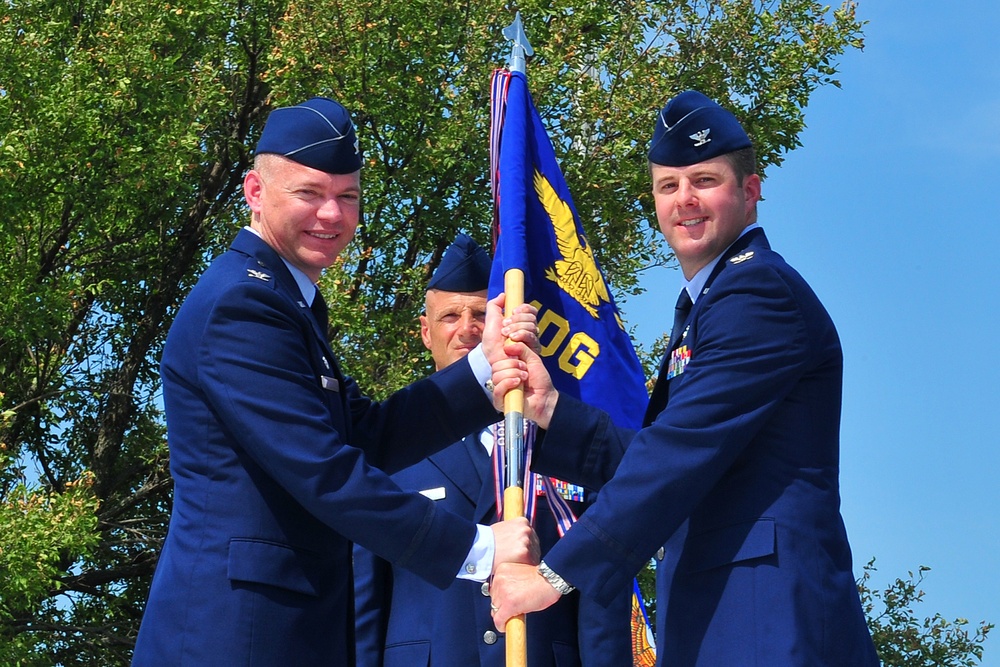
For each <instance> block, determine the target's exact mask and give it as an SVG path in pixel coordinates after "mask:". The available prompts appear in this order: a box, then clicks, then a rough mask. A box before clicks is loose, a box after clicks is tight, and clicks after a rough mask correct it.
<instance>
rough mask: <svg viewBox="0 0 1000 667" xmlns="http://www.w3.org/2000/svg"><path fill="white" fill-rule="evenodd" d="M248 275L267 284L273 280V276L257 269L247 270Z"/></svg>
mask: <svg viewBox="0 0 1000 667" xmlns="http://www.w3.org/2000/svg"><path fill="white" fill-rule="evenodd" d="M247 275H248V276H250V277H251V278H256V279H257V280H263V281H264V282H265V283H266V282H268V281H269V280H271V275H270V274H268V273H265V272H263V271H257V270H256V269H247Z"/></svg>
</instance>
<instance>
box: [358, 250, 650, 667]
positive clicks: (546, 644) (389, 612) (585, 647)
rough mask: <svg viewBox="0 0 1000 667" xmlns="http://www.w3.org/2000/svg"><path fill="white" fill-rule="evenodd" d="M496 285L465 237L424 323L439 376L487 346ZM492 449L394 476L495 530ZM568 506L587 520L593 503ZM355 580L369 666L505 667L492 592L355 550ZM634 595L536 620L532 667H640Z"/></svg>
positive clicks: (463, 444)
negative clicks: (633, 632)
mask: <svg viewBox="0 0 1000 667" xmlns="http://www.w3.org/2000/svg"><path fill="white" fill-rule="evenodd" d="M489 278H490V259H489V257H488V256H487V254H486V252H485V251H483V249H482V248H480V247H479V246H478V245H477V244H476V243H475V241H473V240H472V239H471V238H469V237H468V236H466V235H464V234H459V235H458V237H457V238H456V239H455V242H454V243H453V244H452V245H451V246H450V247H449V248H448V250H447V251H446V252H445V254H444V256H443V257H442V259H441V264H440V265H439V266H438V268H437V270H436V271H435V272H434V276H433V277H432V278H431V280H430V282H429V283H428V285H427V294H426V302H425V305H426V309H425V312H424V314H423V315H422V316H421V317H420V333H421V337H422V339H423V343H424V345H425V346H426V347H427V349H428V350H430V352H431V357H432V358H433V360H434V365H435V368H436V369H437V370H438V371H440V370H442V369H444V368H446V367H448V366H451V365H452V364H454V363H457V362H459V361H460V360H462V359H463V358H465V356H466V355H468V354H469V353H470V352H471V350H473V349H474V348H475V347H476V346H477V345H479V343H480V341H481V339H482V337H483V328H484V325H485V316H486V290H487V286H488V284H489ZM492 447H493V437H492V434H491V433H490V430H489V429H483V430H480V431H476V432H473V433H472V434H470V435H469V436H467V437H466V438H464V439H462V440H460V441H458V442H456V443H454V444H453V445H451V446H450V447H447V448H446V449H443V450H441V451H440V452H438V453H436V454H432V455H431V456H430V457H428V458H427V459H426V460H424V461H421V462H420V463H418V464H416V465H414V466H411V467H409V468H406V469H405V470H402V471H400V472H397V473H395V474H394V475H393V476H392V478H393V480H394V481H395V482H396V483H397V484H399V485H400V487H402V488H403V489H407V490H413V491H419V492H421V493H423V494H424V495H426V496H428V497H430V498H433V499H435V502H436V504H437V505H438V506H439V507H442V508H444V509H447V510H448V511H450V512H454V513H455V514H458V515H460V516H462V517H464V518H466V519H469V520H471V521H478V522H481V523H487V524H488V523H492V522H494V521H496V520H497V505H496V484H495V481H494V473H493V470H492V467H491V461H490V452H491V451H492ZM584 493H585V494H588V493H589V492H587V491H584ZM586 500H587V498H586V497H585V498H584V501H586ZM567 503H568V505H569V506H570V508H571V509H572V510H573V511H574V513H576V514H577V515H579V514H580V513H581V512H582V511H583V509H584V508H585V506H586V505H585V502H577V501H572V500H568V501H567ZM534 528H535V531H536V532H537V534H538V538H539V541H540V543H541V546H542V548H543V549H545V548H548V547H550V546H552V545H553V544H555V542H556V541H557V540H558V539H559V534H558V530H557V528H556V522H555V519H554V518H553V515H552V512H551V510H550V507H549V504H548V499H547V498H545V497H544V496H543V497H539V498H538V500H537V506H536V508H535V520H534ZM355 576H356V577H357V583H356V594H357V608H358V613H357V618H358V665H359V666H360V667H413V666H414V665H427V666H428V667H454V666H455V665H461V666H462V667H479V666H482V667H502V666H503V665H504V664H505V655H506V648H505V644H504V637H503V636H502V635H500V634H499V633H498V632H497V630H496V627H495V626H494V624H493V619H492V618H491V617H490V598H489V597H488V586H487V585H485V584H482V585H481V584H479V583H476V582H474V581H462V580H456V581H454V582H453V583H452V584H451V585H450V586H449V587H448V588H447V589H445V590H443V591H442V590H438V589H436V588H434V587H433V586H430V585H429V584H428V583H427V582H426V581H424V580H422V579H420V578H419V577H417V576H414V574H413V573H411V572H407V571H406V570H405V569H403V568H400V567H396V566H390V565H389V564H388V563H386V562H385V561H384V560H382V559H380V558H377V557H374V556H372V554H371V553H370V552H368V551H366V550H364V549H360V548H355ZM629 584H630V582H629ZM630 595H631V586H630V585H626V586H624V587H623V588H622V589H621V591H620V592H619V594H618V595H617V596H616V597H614V600H613V602H612V603H611V605H609V606H608V607H607V608H604V607H601V606H599V605H597V604H595V603H594V602H593V601H591V600H586V599H581V598H580V596H579V595H578V594H572V595H567V596H566V597H564V598H562V599H561V600H559V601H558V602H557V603H556V604H555V605H553V606H552V607H551V608H550V609H547V610H545V611H543V612H539V613H537V614H532V615H531V617H529V619H528V622H527V638H528V654H527V658H528V660H527V663H528V664H529V665H531V667H557V666H558V667H568V666H571V665H588V666H589V665H592V666H594V667H601V666H614V667H622V666H625V665H630V664H631V650H632V648H631V642H630V634H629V632H630V628H629V611H630V609H629V602H630Z"/></svg>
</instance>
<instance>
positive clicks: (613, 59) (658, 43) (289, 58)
mask: <svg viewBox="0 0 1000 667" xmlns="http://www.w3.org/2000/svg"><path fill="white" fill-rule="evenodd" d="M3 5H4V7H3V10H2V12H0V54H2V55H3V58H2V59H0V203H2V205H3V210H4V212H5V215H4V218H3V221H2V222H0V226H2V227H0V255H2V256H3V257H4V261H3V262H2V263H0V284H2V285H4V288H5V289H4V295H3V297H2V299H0V564H2V565H3V567H4V568H5V569H4V570H3V572H4V574H3V576H2V577H0V600H2V603H0V662H2V663H3V664H20V665H31V664H46V665H51V664H93V665H113V664H124V663H126V662H127V661H128V657H129V654H130V652H131V646H132V644H133V642H134V638H135V635H136V632H137V628H138V623H139V620H140V618H141V613H142V608H143V603H144V600H145V596H146V593H147V590H148V585H149V578H150V575H151V573H152V570H153V567H154V566H155V561H156V557H157V554H158V553H159V548H160V546H161V544H162V538H163V535H164V532H165V530H166V525H167V518H168V515H169V509H170V478H169V474H168V471H167V463H168V450H167V446H166V442H165V428H164V422H163V415H162V412H161V408H160V401H159V399H158V392H159V382H158V375H157V363H158V358H159V354H160V350H161V347H162V343H163V340H164V337H165V335H166V331H167V330H168V328H169V325H170V322H171V320H172V317H173V315H174V313H175V312H176V309H177V307H178V306H179V304H180V303H181V301H182V300H183V298H184V295H185V294H186V293H187V290H188V289H189V288H190V287H191V285H192V284H193V282H194V280H196V279H197V277H198V275H200V273H201V271H202V270H203V269H204V267H205V265H206V263H207V262H208V261H209V260H210V259H211V258H212V257H213V256H215V255H216V254H218V253H219V252H220V251H221V250H222V249H223V248H224V247H225V246H226V244H227V243H228V241H229V240H230V239H231V237H232V236H233V235H234V233H235V231H236V230H237V229H238V228H239V226H240V225H242V224H244V222H245V221H246V210H245V208H244V206H243V204H242V200H241V193H240V185H241V182H242V175H243V173H244V171H245V170H246V168H247V167H248V165H249V160H250V150H251V149H252V146H253V145H254V143H255V142H256V137H257V136H258V133H259V131H260V127H261V123H262V121H263V119H264V118H265V116H266V113H267V111H268V110H269V109H270V108H271V107H272V106H274V105H283V104H287V103H290V102H293V101H298V100H300V99H302V98H304V97H306V96H310V95H317V94H319V95H329V96H332V97H334V98H337V99H340V100H342V101H344V102H345V103H346V104H347V105H348V106H349V107H350V108H351V109H352V110H353V111H354V113H355V118H356V122H357V124H358V129H359V136H360V138H361V142H362V148H363V151H364V154H365V160H366V164H365V168H364V172H363V182H364V187H365V198H364V208H365V211H364V224H363V226H362V227H361V228H360V229H359V231H358V235H357V240H356V242H355V243H354V244H353V245H352V247H351V248H350V250H349V252H347V253H346V254H345V256H344V257H343V258H342V261H340V262H339V263H338V264H337V265H336V266H335V267H333V268H332V269H331V270H330V271H328V272H327V274H326V275H325V277H324V279H323V283H322V287H323V289H324V292H325V294H326V295H327V300H328V302H329V303H330V304H331V315H332V318H331V328H330V335H331V339H332V341H333V344H334V346H335V348H336V350H337V351H338V352H339V353H340V354H341V356H342V358H343V359H344V360H345V362H346V364H345V365H346V366H347V368H348V370H349V371H350V372H351V373H352V374H354V375H355V376H356V377H357V378H358V379H359V381H360V382H361V384H362V386H364V387H366V388H368V389H369V390H371V391H372V392H373V394H375V395H383V394H385V393H387V392H389V391H391V390H392V389H394V388H396V387H398V386H400V385H401V384H403V383H405V382H407V381H409V380H410V379H411V378H413V377H415V376H417V375H422V374H424V373H425V372H426V371H427V370H428V369H429V368H430V363H429V360H428V358H427V357H426V355H425V354H424V352H423V350H422V347H421V346H420V344H419V342H418V337H417V336H416V335H415V330H416V329H415V327H414V321H415V318H416V315H417V314H418V313H419V311H420V308H421V303H420V300H421V294H422V288H423V285H424V284H425V281H426V278H427V276H428V275H429V273H430V272H431V271H433V269H434V268H435V267H436V266H437V263H438V262H439V261H440V257H441V254H442V252H443V250H444V248H445V247H446V245H447V244H448V242H449V241H450V240H451V238H452V237H453V236H454V234H455V232H456V231H458V230H462V231H466V232H469V233H471V234H472V235H473V236H474V237H476V238H477V239H478V240H479V241H480V242H481V243H486V242H488V240H489V225H490V219H491V202H490V192H489V178H488V170H489V165H488V154H487V142H488V139H487V137H488V124H489V119H488V116H489V99H488V98H489V78H490V70H491V69H492V68H493V67H496V66H502V65H503V64H505V62H506V59H507V55H508V52H509V47H508V45H507V44H506V43H505V41H504V40H503V38H502V37H501V35H500V29H501V28H502V27H504V26H505V25H506V24H508V23H509V22H510V20H511V19H512V18H513V9H512V7H511V6H509V5H507V4H505V3H502V2H497V1H496V0H485V1H483V2H476V3H464V2H454V1H452V0H443V1H442V0H437V1H436V2H429V1H427V0H409V1H407V2H402V1H399V0H396V1H394V2H388V1H385V0H362V1H361V2H357V3H340V2H332V1H330V0H311V1H310V2H300V1H295V0H128V1H127V2H125V1H123V0H74V1H73V2H54V1H52V0H23V1H20V0H19V1H18V2H12V1H10V0H8V1H7V2H4V3H3ZM517 9H519V10H520V11H521V13H522V16H523V18H524V20H525V22H526V26H527V31H528V35H529V38H530V39H531V42H532V45H533V46H534V48H535V52H536V56H535V57H534V59H533V60H532V61H531V62H530V63H529V78H530V81H531V88H532V93H533V95H534V98H535V101H536V105H537V106H538V107H539V110H540V112H541V113H542V116H543V118H544V120H545V122H546V124H547V125H548V127H549V130H550V133H551V135H552V137H553V138H554V139H555V140H556V142H557V146H556V148H557V152H558V153H559V156H560V159H561V161H562V165H563V168H564V171H565V172H566V176H567V180H568V181H569V184H570V187H571V188H572V190H573V192H574V198H575V202H576V205H577V208H578V209H579V210H580V211H581V212H584V216H585V226H586V227H587V232H588V237H589V239H590V241H591V243H592V244H593V245H594V247H595V249H596V251H597V253H598V256H599V259H600V261H601V264H602V266H604V267H605V269H606V270H607V272H608V277H609V279H610V280H611V282H612V284H614V285H615V286H616V289H617V290H618V293H619V294H627V293H633V292H635V291H636V290H637V289H638V288H637V282H636V281H637V273H638V271H639V270H640V269H642V268H645V267H648V266H650V265H653V264H660V263H666V262H669V261H671V258H670V256H669V253H668V252H667V250H666V249H665V248H664V247H663V246H662V245H660V244H659V241H658V236H659V235H658V232H657V230H656V225H655V222H654V219H653V216H652V205H651V198H650V196H649V194H648V186H647V184H646V180H647V178H646V165H645V157H644V152H645V151H644V144H645V141H646V138H647V136H648V134H649V132H650V128H651V124H652V117H653V114H654V113H655V110H656V109H658V108H659V107H660V106H662V104H663V102H664V100H665V99H666V98H667V97H668V96H669V95H670V94H672V93H674V92H677V91H679V90H682V89H684V88H689V87H697V88H700V89H702V90H704V91H705V92H706V93H708V94H711V95H713V96H715V97H718V98H721V99H726V100H728V101H729V102H730V105H731V106H732V108H733V109H734V111H735V112H736V113H737V114H738V115H739V116H740V118H741V119H742V120H743V121H744V122H745V123H746V125H747V128H748V130H749V131H750V133H751V134H752V135H753V136H754V138H755V140H756V141H757V143H758V145H759V147H760V155H761V158H762V163H763V165H764V166H765V167H770V166H774V165H777V164H780V162H781V159H782V157H783V155H784V154H785V153H786V152H787V151H789V150H792V149H794V148H796V147H797V146H798V145H799V142H798V135H799V133H800V132H801V130H802V128H803V126H804V109H805V107H806V105H807V103H808V101H809V98H810V95H811V94H812V93H813V91H814V90H815V89H816V88H817V87H819V86H823V85H837V82H836V80H835V76H836V60H837V58H838V57H839V56H840V55H841V54H842V53H843V52H844V50H845V49H848V48H860V47H861V45H862V41H861V28H862V24H861V22H860V21H859V20H858V18H857V17H856V14H855V6H854V3H853V2H850V1H847V2H845V3H844V4H843V5H841V6H840V7H839V8H837V9H834V10H830V9H828V8H826V7H824V6H822V5H820V4H819V3H817V2H814V1H813V0H774V1H772V0H766V1H765V0H715V1H711V2H709V1H707V0H668V1H666V2H662V1H661V2H648V1H644V0H606V1H604V2H592V1H587V0H529V1H528V2H526V3H522V4H519V5H518V7H517ZM362 360H363V363H362Z"/></svg>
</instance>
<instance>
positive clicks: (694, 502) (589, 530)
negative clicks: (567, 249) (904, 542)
mask: <svg viewBox="0 0 1000 667" xmlns="http://www.w3.org/2000/svg"><path fill="white" fill-rule="evenodd" d="M676 346H677V347H679V348H680V350H679V352H677V353H675V356H676V357H681V358H683V357H684V356H685V355H686V354H687V353H689V354H690V358H689V361H688V363H687V365H686V366H684V367H683V372H681V373H680V374H678V375H676V376H674V377H673V378H672V379H669V380H668V379H667V374H668V372H669V371H668V369H669V368H670V366H671V364H669V363H665V364H664V368H663V370H662V371H661V374H660V377H659V379H658V381H657V384H656V387H655V388H654V391H653V395H652V397H651V399H650V405H649V409H648V412H647V414H646V420H645V426H644V428H643V429H642V430H641V431H639V432H638V433H636V432H634V431H627V430H622V429H618V428H616V427H614V425H612V424H611V422H610V420H609V419H608V417H607V415H605V414H603V413H601V412H599V411H597V410H595V409H593V408H590V407H589V406H585V405H583V404H582V403H580V402H579V401H576V400H574V399H573V398H571V397H567V396H560V398H559V402H558V404H557V407H556V412H555V414H554V415H553V419H552V422H551V423H550V428H549V430H548V432H547V433H545V434H544V436H543V438H542V442H541V443H540V445H539V447H538V449H537V451H536V454H535V456H534V459H533V467H534V468H535V469H536V470H540V471H544V472H547V473H548V474H551V475H554V476H558V477H561V478H563V479H568V480H571V481H574V482H577V483H580V484H584V485H588V486H597V487H600V485H601V483H602V482H605V481H607V484H606V485H604V486H603V488H601V495H600V498H599V499H598V501H597V503H596V504H595V505H594V506H593V507H592V508H590V510H588V511H587V513H586V514H585V515H584V516H583V518H582V519H581V520H580V521H579V522H578V523H577V524H576V526H574V527H573V528H571V529H570V530H569V532H568V533H567V534H566V536H565V537H564V538H563V539H562V540H561V541H560V542H559V543H558V544H556V545H555V546H554V547H553V548H552V550H551V551H550V552H549V553H548V554H547V555H546V556H545V561H546V563H548V564H549V565H550V566H551V567H552V569H553V570H555V571H556V572H558V573H559V574H561V575H562V576H563V577H565V578H566V580H567V581H569V582H570V583H571V584H573V585H575V586H577V587H578V588H580V589H582V590H583V592H584V594H585V595H588V596H591V597H593V598H595V599H597V600H598V601H603V602H607V601H608V600H610V599H611V596H612V595H613V594H614V593H615V592H616V591H617V590H618V589H619V587H621V586H622V585H624V584H625V583H626V582H627V580H628V579H629V578H631V577H632V576H633V575H634V574H635V573H636V572H637V571H638V570H639V568H640V567H642V566H643V565H644V564H645V563H646V562H647V560H648V559H649V558H650V557H651V556H653V555H654V554H658V553H659V555H660V557H661V558H662V560H660V562H659V563H658V571H657V588H656V592H657V601H656V602H657V604H656V614H657V624H656V625H657V635H656V636H657V641H656V643H657V652H658V664H661V665H670V666H671V667H686V666H690V665H697V666H699V667H716V666H717V665H726V666H727V667H733V666H740V665H747V666H749V665H757V666H759V665H768V666H769V667H772V666H783V665H800V666H802V667H820V666H831V667H832V666H838V667H841V666H843V667H847V666H850V667H866V666H869V665H872V666H874V665H877V664H878V660H877V658H876V655H875V651H874V647H873V644H872V640H871V637H870V635H869V632H868V629H867V627H866V625H865V619H864V615H863V613H862V610H861V604H860V600H859V596H858V591H857V588H856V585H855V580H854V575H853V572H852V569H851V567H852V566H851V552H850V547H849V545H848V542H847V535H846V532H845V529H844V524H843V520H842V519H841V516H840V493H839V482H838V470H839V423H840V407H841V383H842V375H843V359H842V353H841V348H840V342H839V339H838V337H837V333H836V330H835V328H834V325H833V322H832V321H831V319H830V317H829V315H828V314H827V312H826V310H825V309H824V308H823V306H822V305H821V304H820V302H819V300H818V299H817V297H816V295H815V294H814V293H813V292H812V290H811V289H810V288H809V286H808V285H807V284H806V283H805V281H804V280H803V279H802V277H801V276H799V274H798V273H796V272H795V271H794V270H793V269H792V268H790V267H789V266H788V265H787V264H786V263H785V261H784V260H783V259H782V258H781V257H780V256H779V255H778V254H777V253H775V252H773V251H771V249H770V246H769V245H768V243H767V240H766V238H765V236H764V233H763V231H762V230H753V231H750V232H748V233H747V234H746V235H744V236H743V237H742V238H740V239H739V240H737V241H736V243H734V244H733V246H731V247H730V248H729V249H728V250H727V252H726V253H725V254H724V255H723V257H722V259H721V260H720V262H719V264H718V265H717V267H716V268H715V270H714V272H713V273H712V275H711V276H710V278H709V281H708V283H707V284H706V287H705V290H704V291H703V292H702V294H701V295H700V297H699V298H698V300H697V302H696V303H695V304H694V307H693V308H692V310H691V312H690V313H689V315H688V317H687V322H686V333H685V334H684V337H683V340H680V341H678V342H677V344H676ZM685 347H686V349H685ZM670 356H671V355H670V354H669V353H668V357H670ZM675 366H676V365H675ZM626 446H627V451H626ZM612 475H613V479H611V478H612ZM609 479H610V481H608V480H609ZM660 547H663V550H662V551H659V549H660Z"/></svg>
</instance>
